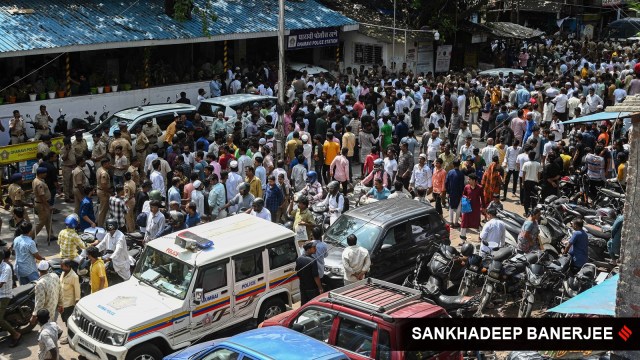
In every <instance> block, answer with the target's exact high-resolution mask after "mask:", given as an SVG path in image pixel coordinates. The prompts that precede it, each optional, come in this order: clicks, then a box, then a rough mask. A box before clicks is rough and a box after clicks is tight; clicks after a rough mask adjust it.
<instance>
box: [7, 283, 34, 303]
mask: <svg viewBox="0 0 640 360" xmlns="http://www.w3.org/2000/svg"><path fill="white" fill-rule="evenodd" d="M34 287H36V284H34V283H29V284H26V285H20V286H18V287H16V288H13V289H12V290H11V293H12V294H13V298H12V301H13V300H16V299H19V298H21V297H24V296H26V295H27V294H28V293H29V292H30V291H31V290H33V288H34Z"/></svg>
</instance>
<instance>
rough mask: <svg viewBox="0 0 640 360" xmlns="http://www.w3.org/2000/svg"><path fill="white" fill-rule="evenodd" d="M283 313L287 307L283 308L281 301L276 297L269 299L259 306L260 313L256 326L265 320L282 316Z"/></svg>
mask: <svg viewBox="0 0 640 360" xmlns="http://www.w3.org/2000/svg"><path fill="white" fill-rule="evenodd" d="M285 311H287V307H286V306H285V304H284V302H283V301H282V299H280V298H278V297H272V298H271V299H268V300H267V301H265V302H263V303H262V306H260V312H259V313H258V324H260V323H261V322H263V321H265V320H266V319H269V318H271V317H274V316H276V315H279V314H282V313H283V312H285Z"/></svg>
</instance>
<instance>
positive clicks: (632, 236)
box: [607, 95, 640, 359]
mask: <svg viewBox="0 0 640 360" xmlns="http://www.w3.org/2000/svg"><path fill="white" fill-rule="evenodd" d="M609 111H615V112H618V111H629V112H632V113H635V114H634V115H633V116H631V122H632V124H633V126H632V128H631V134H630V136H629V140H630V144H629V145H630V148H631V154H630V155H629V161H628V162H627V164H628V170H627V183H628V184H629V185H628V186H627V193H626V198H625V205H624V222H623V224H622V236H621V246H620V280H619V281H618V289H617V291H616V317H635V318H638V317H640V305H638V298H640V257H639V256H638V253H640V241H639V240H638V239H640V224H639V223H638V222H636V221H635V220H636V219H637V217H638V208H637V207H636V204H637V200H638V199H640V192H639V193H638V194H636V190H639V189H638V188H637V185H638V184H637V181H636V180H637V179H638V176H640V172H639V170H640V169H638V167H637V166H636V164H638V161H639V160H640V158H639V157H640V96H639V95H635V96H627V98H626V99H625V100H624V101H623V102H622V103H621V104H619V105H615V106H610V107H608V108H607V112H609ZM637 358H638V352H637V351H616V352H614V356H613V357H612V359H637Z"/></svg>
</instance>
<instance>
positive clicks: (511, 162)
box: [502, 139, 522, 200]
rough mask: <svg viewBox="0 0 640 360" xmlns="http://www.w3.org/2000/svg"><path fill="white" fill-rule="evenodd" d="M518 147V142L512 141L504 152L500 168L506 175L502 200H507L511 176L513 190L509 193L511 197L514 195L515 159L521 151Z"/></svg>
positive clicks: (516, 174)
mask: <svg viewBox="0 0 640 360" xmlns="http://www.w3.org/2000/svg"><path fill="white" fill-rule="evenodd" d="M519 145H520V140H518V139H514V140H513V145H511V146H509V147H508V148H507V150H506V151H505V155H504V161H503V162H502V167H503V168H504V169H505V170H506V171H507V173H506V174H505V180H504V196H503V197H502V199H503V200H506V199H507V189H508V188H509V180H510V179H511V177H512V176H513V190H512V191H511V193H512V194H513V196H515V195H516V187H517V185H518V177H519V174H518V170H517V169H516V168H517V163H518V161H517V158H518V155H520V151H522V148H521V147H520V146H519Z"/></svg>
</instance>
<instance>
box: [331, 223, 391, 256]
mask: <svg viewBox="0 0 640 360" xmlns="http://www.w3.org/2000/svg"><path fill="white" fill-rule="evenodd" d="M381 231H382V229H381V228H380V227H379V226H376V225H374V224H371V223H370V222H367V221H365V220H362V219H357V218H354V217H352V216H349V215H347V214H343V215H342V216H340V217H339V218H338V220H336V222H335V223H333V225H331V227H330V228H329V229H328V230H327V233H326V235H325V238H326V240H325V241H326V242H327V243H330V244H334V245H339V246H342V247H347V246H348V245H347V236H349V235H351V234H354V235H355V236H356V237H357V238H358V245H360V246H362V247H363V248H365V249H367V250H368V251H369V252H371V251H372V250H373V247H374V246H375V243H376V240H378V236H379V235H380V232H381Z"/></svg>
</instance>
